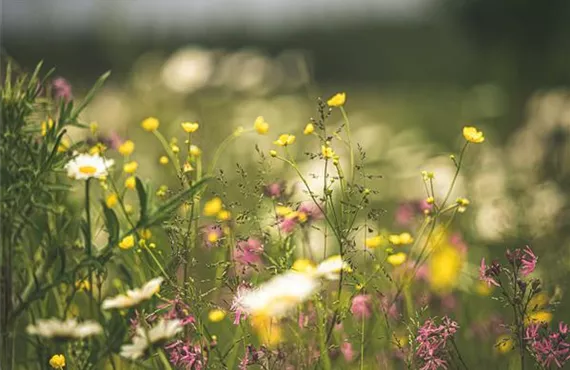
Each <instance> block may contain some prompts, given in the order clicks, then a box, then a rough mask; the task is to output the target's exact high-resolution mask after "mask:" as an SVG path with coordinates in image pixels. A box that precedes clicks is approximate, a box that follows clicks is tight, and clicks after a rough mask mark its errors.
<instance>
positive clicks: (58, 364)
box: [49, 355, 65, 370]
mask: <svg viewBox="0 0 570 370" xmlns="http://www.w3.org/2000/svg"><path fill="white" fill-rule="evenodd" d="M49 365H50V366H51V367H53V368H54V369H58V370H61V369H63V368H64V367H65V356H64V355H53V356H51V358H50V359H49Z"/></svg>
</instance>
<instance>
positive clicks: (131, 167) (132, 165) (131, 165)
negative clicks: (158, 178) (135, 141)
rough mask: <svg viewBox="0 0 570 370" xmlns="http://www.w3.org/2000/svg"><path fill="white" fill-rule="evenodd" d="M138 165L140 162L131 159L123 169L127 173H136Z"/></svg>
mask: <svg viewBox="0 0 570 370" xmlns="http://www.w3.org/2000/svg"><path fill="white" fill-rule="evenodd" d="M138 167H139V164H138V163H137V162H136V161H131V162H128V163H125V164H124V165H123V171H125V172H126V173H135V171H136V170H137V168H138Z"/></svg>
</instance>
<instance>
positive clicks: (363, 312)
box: [350, 294, 372, 319]
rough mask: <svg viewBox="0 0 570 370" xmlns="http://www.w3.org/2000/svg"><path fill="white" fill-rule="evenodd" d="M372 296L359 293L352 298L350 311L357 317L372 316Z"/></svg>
mask: <svg viewBox="0 0 570 370" xmlns="http://www.w3.org/2000/svg"><path fill="white" fill-rule="evenodd" d="M371 299H372V296H370V295H368V294H359V295H356V296H354V297H353V298H352V305H351V306H350V312H352V315H354V317H356V318H357V319H362V318H365V319H368V318H370V316H372V304H371Z"/></svg>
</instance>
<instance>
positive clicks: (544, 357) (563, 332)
mask: <svg viewBox="0 0 570 370" xmlns="http://www.w3.org/2000/svg"><path fill="white" fill-rule="evenodd" d="M524 339H525V340H526V341H527V344H528V346H529V348H530V350H531V351H532V353H533V354H534V357H535V358H536V360H537V361H538V362H539V363H540V364H541V365H542V366H544V367H546V368H549V367H550V366H551V365H553V364H554V365H556V366H557V367H558V368H562V367H563V366H564V364H565V363H566V362H568V361H569V360H570V342H568V325H566V324H565V323H563V322H560V323H559V324H558V331H552V330H550V329H548V328H547V326H546V324H545V323H539V324H531V325H529V326H528V327H527V328H526V331H525V338H524Z"/></svg>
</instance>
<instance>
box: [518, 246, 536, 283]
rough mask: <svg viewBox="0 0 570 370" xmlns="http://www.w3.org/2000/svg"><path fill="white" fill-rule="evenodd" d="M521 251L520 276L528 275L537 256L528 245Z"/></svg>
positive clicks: (532, 269) (534, 264)
mask: <svg viewBox="0 0 570 370" xmlns="http://www.w3.org/2000/svg"><path fill="white" fill-rule="evenodd" d="M523 253H524V254H523V256H522V258H521V269H520V272H521V275H522V276H528V275H529V274H531V273H532V272H533V271H534V269H535V268H536V262H537V261H538V257H537V256H536V255H535V254H534V253H533V252H532V249H530V247H529V246H528V245H527V246H526V248H525V249H524V250H523Z"/></svg>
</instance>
